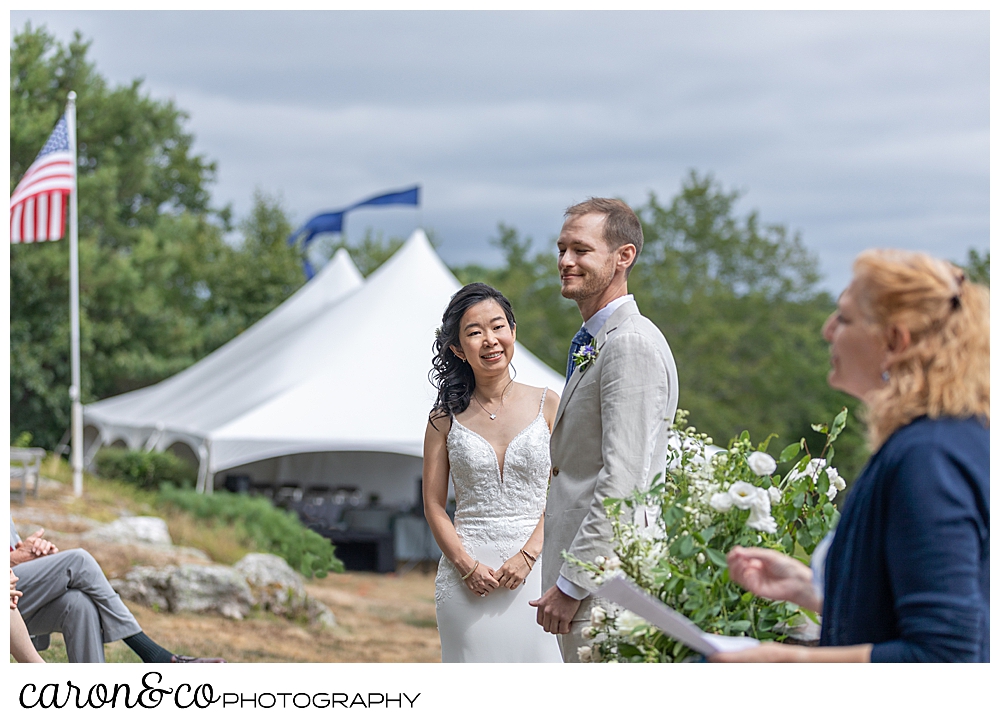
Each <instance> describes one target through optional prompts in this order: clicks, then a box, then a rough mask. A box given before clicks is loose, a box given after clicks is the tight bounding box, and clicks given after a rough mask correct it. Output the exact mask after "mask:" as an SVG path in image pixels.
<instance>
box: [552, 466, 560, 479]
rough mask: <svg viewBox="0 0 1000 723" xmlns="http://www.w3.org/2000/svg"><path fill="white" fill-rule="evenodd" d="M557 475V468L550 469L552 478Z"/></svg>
mask: <svg viewBox="0 0 1000 723" xmlns="http://www.w3.org/2000/svg"><path fill="white" fill-rule="evenodd" d="M558 474H559V468H558V467H553V468H552V476H553V477H555V476H557V475H558Z"/></svg>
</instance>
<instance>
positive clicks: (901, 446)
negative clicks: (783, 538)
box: [710, 251, 990, 662]
mask: <svg viewBox="0 0 1000 723" xmlns="http://www.w3.org/2000/svg"><path fill="white" fill-rule="evenodd" d="M837 306H838V308H837V311H836V312H834V314H833V315H832V316H830V318H829V319H828V320H827V322H826V324H825V326H824V328H823V335H824V336H825V337H826V340H827V341H828V342H830V356H831V360H830V361H831V371H830V375H829V383H830V385H831V386H833V387H834V388H836V389H840V390H842V391H845V392H847V393H848V394H850V395H852V396H854V397H857V398H858V399H860V400H862V401H863V402H864V403H865V405H866V407H867V424H868V436H869V443H870V445H871V447H872V448H873V450H874V454H873V456H872V458H871V459H870V460H869V461H868V464H867V465H866V466H865V468H864V470H863V471H862V472H861V475H860V476H859V477H858V479H857V481H856V482H855V483H854V486H853V488H852V489H851V490H850V493H849V494H848V497H847V501H846V502H845V504H844V506H843V510H842V516H841V519H840V524H839V525H838V527H837V529H836V530H835V531H834V532H833V533H831V535H830V536H829V537H828V538H827V540H824V542H823V543H821V544H820V545H819V546H818V547H817V548H816V551H815V552H814V553H813V559H812V570H810V568H808V567H806V566H805V565H803V564H802V563H800V562H797V561H795V560H793V559H792V558H790V557H786V556H785V555H782V554H780V553H778V552H776V551H774V550H763V549H759V548H749V549H744V548H740V547H737V548H734V549H733V550H732V551H731V552H730V553H729V556H728V562H729V574H730V575H731V576H732V579H733V580H735V581H736V582H737V583H739V584H740V585H743V586H744V587H745V588H747V589H748V590H750V591H751V592H753V593H754V594H756V595H760V596H761V597H766V598H770V599H772V600H787V601H790V602H793V603H796V604H798V605H800V606H802V607H805V608H809V609H812V610H815V611H817V612H822V614H823V626H822V632H821V637H820V647H818V648H805V647H799V646H794V645H782V644H779V643H763V644H762V645H760V646H759V647H757V648H753V649H751V650H748V651H745V652H741V653H720V654H718V655H714V656H712V657H711V658H710V660H712V661H715V662H737V661H759V662H765V661H776V662H778V661H789V662H835V661H850V662H911V661H912V662H922V661H936V662H944V661H967V662H989V660H990V431H989V419H990V369H989V367H990V326H989V323H990V320H989V291H988V290H987V289H986V288H984V287H982V286H979V285H977V284H972V283H969V282H967V281H966V280H965V276H964V275H963V273H962V271H961V270H959V269H958V268H956V267H954V266H952V265H951V264H949V263H946V262H944V261H940V260H937V259H933V258H931V257H930V256H927V255H925V254H920V253H910V252H903V251H866V252H864V253H863V254H861V255H860V256H859V257H858V258H857V260H856V261H855V262H854V279H853V280H852V281H851V284H850V286H848V287H847V289H846V290H845V291H844V293H843V294H841V296H840V300H839V302H838V305H837ZM824 550H825V553H824ZM824 557H825V560H824ZM824 581H825V582H824Z"/></svg>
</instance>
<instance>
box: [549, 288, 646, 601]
mask: <svg viewBox="0 0 1000 723" xmlns="http://www.w3.org/2000/svg"><path fill="white" fill-rule="evenodd" d="M629 301H632V294H626V295H625V296H619V297H618V298H617V299H612V300H611V301H609V302H608V305H607V306H605V307H604V308H602V309H599V310H598V311H597V313H596V314H594V315H593V316H592V317H590V318H589V319H587V320H586V321H585V322H583V328H584V329H586V330H587V333H588V334H590V335H591V336H592V337H594V338H595V339H596V338H597V332H599V331H600V330H601V327H603V326H604V324H605V323H606V322H607V320H608V319H610V318H611V315H612V314H614V313H615V310H616V309H617V308H618V307H619V306H621V305H622V304H625V303H627V302H629ZM556 587H557V588H559V589H560V590H561V591H562V592H564V593H565V594H567V595H569V596H570V597H571V598H573V599H574V600H583V599H584V598H585V597H587V596H588V595H589V594H590V593H589V592H588V591H587V590H586V589H584V588H582V587H580V586H579V585H577V584H576V583H575V582H572V581H570V580H567V579H566V578H565V577H563V576H562V575H560V576H559V579H558V580H556Z"/></svg>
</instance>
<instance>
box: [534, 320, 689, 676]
mask: <svg viewBox="0 0 1000 723" xmlns="http://www.w3.org/2000/svg"><path fill="white" fill-rule="evenodd" d="M593 343H594V346H595V348H596V349H597V350H598V355H597V359H596V360H594V362H593V363H592V364H591V365H590V366H589V367H588V368H587V369H585V370H584V371H580V369H576V370H574V372H573V375H572V376H571V377H570V378H569V381H568V382H567V383H566V388H565V389H564V390H563V394H562V399H561V400H560V402H559V409H558V411H557V412H556V419H555V423H554V424H553V428H552V438H551V442H550V448H551V455H552V477H551V481H550V484H549V493H548V499H547V502H546V507H545V544H544V546H543V549H542V590H547V589H549V588H550V587H552V586H553V585H555V584H556V580H557V579H558V578H559V575H560V574H561V575H563V576H564V577H566V578H567V579H568V580H570V581H572V582H574V583H576V584H577V585H579V586H580V587H582V588H584V589H586V590H590V591H593V590H594V589H595V585H594V584H593V582H592V581H591V580H590V578H589V577H588V575H587V574H586V573H585V572H584V571H583V570H581V569H580V568H578V567H576V566H574V565H572V564H570V563H568V562H565V561H564V560H563V558H562V553H563V551H564V550H565V551H568V552H569V553H570V554H572V555H573V556H575V557H577V558H579V559H581V560H593V559H594V558H595V557H597V556H598V555H604V556H610V555H611V554H613V550H612V546H611V523H610V522H609V521H608V519H607V516H606V515H605V513H604V504H603V501H604V499H605V498H607V497H625V496H627V495H629V494H630V493H631V492H632V491H634V490H635V489H638V488H642V487H646V486H648V485H649V483H650V482H651V481H652V479H653V477H654V476H655V475H656V474H658V473H661V472H663V470H664V468H665V467H666V455H667V439H668V433H669V430H670V427H671V425H672V424H673V420H674V413H675V412H676V411H677V368H676V366H675V364H674V357H673V354H671V352H670V347H669V345H668V344H667V341H666V339H664V338H663V334H662V333H661V332H660V330H659V329H657V328H656V325H655V324H653V322H651V321H650V320H649V319H647V318H646V317H644V316H642V315H641V314H640V313H639V308H638V307H637V306H636V304H635V302H634V301H628V302H626V303H624V304H622V305H621V306H620V307H619V308H618V309H616V310H615V311H614V313H613V314H612V315H611V316H610V317H609V318H608V320H607V322H606V323H605V324H604V326H603V327H601V329H600V331H599V332H598V333H597V336H596V337H595V339H594V342H593ZM592 605H593V599H592V597H590V596H588V597H587V598H585V599H584V603H583V604H582V605H581V606H580V610H579V612H578V613H577V615H576V618H575V620H576V621H583V620H586V619H588V618H589V615H590V608H591V607H592ZM581 627H582V624H581V625H575V624H574V625H573V628H574V633H571V634H570V635H569V636H560V638H563V639H562V640H561V641H560V645H561V646H563V657H564V658H565V659H566V660H567V662H569V661H570V658H575V651H576V647H577V644H578V643H579V644H580V645H583V644H586V641H583V640H582V639H581V638H579V635H578V632H579V629H580V628H581ZM567 650H569V651H571V653H570V654H568V653H567ZM573 662H576V661H575V659H574V660H573Z"/></svg>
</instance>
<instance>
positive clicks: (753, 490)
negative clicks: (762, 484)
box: [729, 482, 759, 510]
mask: <svg viewBox="0 0 1000 723" xmlns="http://www.w3.org/2000/svg"><path fill="white" fill-rule="evenodd" d="M758 489H759V488H757V487H754V486H753V485H752V484H750V483H748V482H737V483H736V484H734V485H733V486H732V487H730V488H729V496H730V497H732V498H733V504H734V505H736V506H737V507H738V508H740V509H741V510H748V509H750V506H751V505H752V504H753V502H754V500H755V499H757V491H758Z"/></svg>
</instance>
